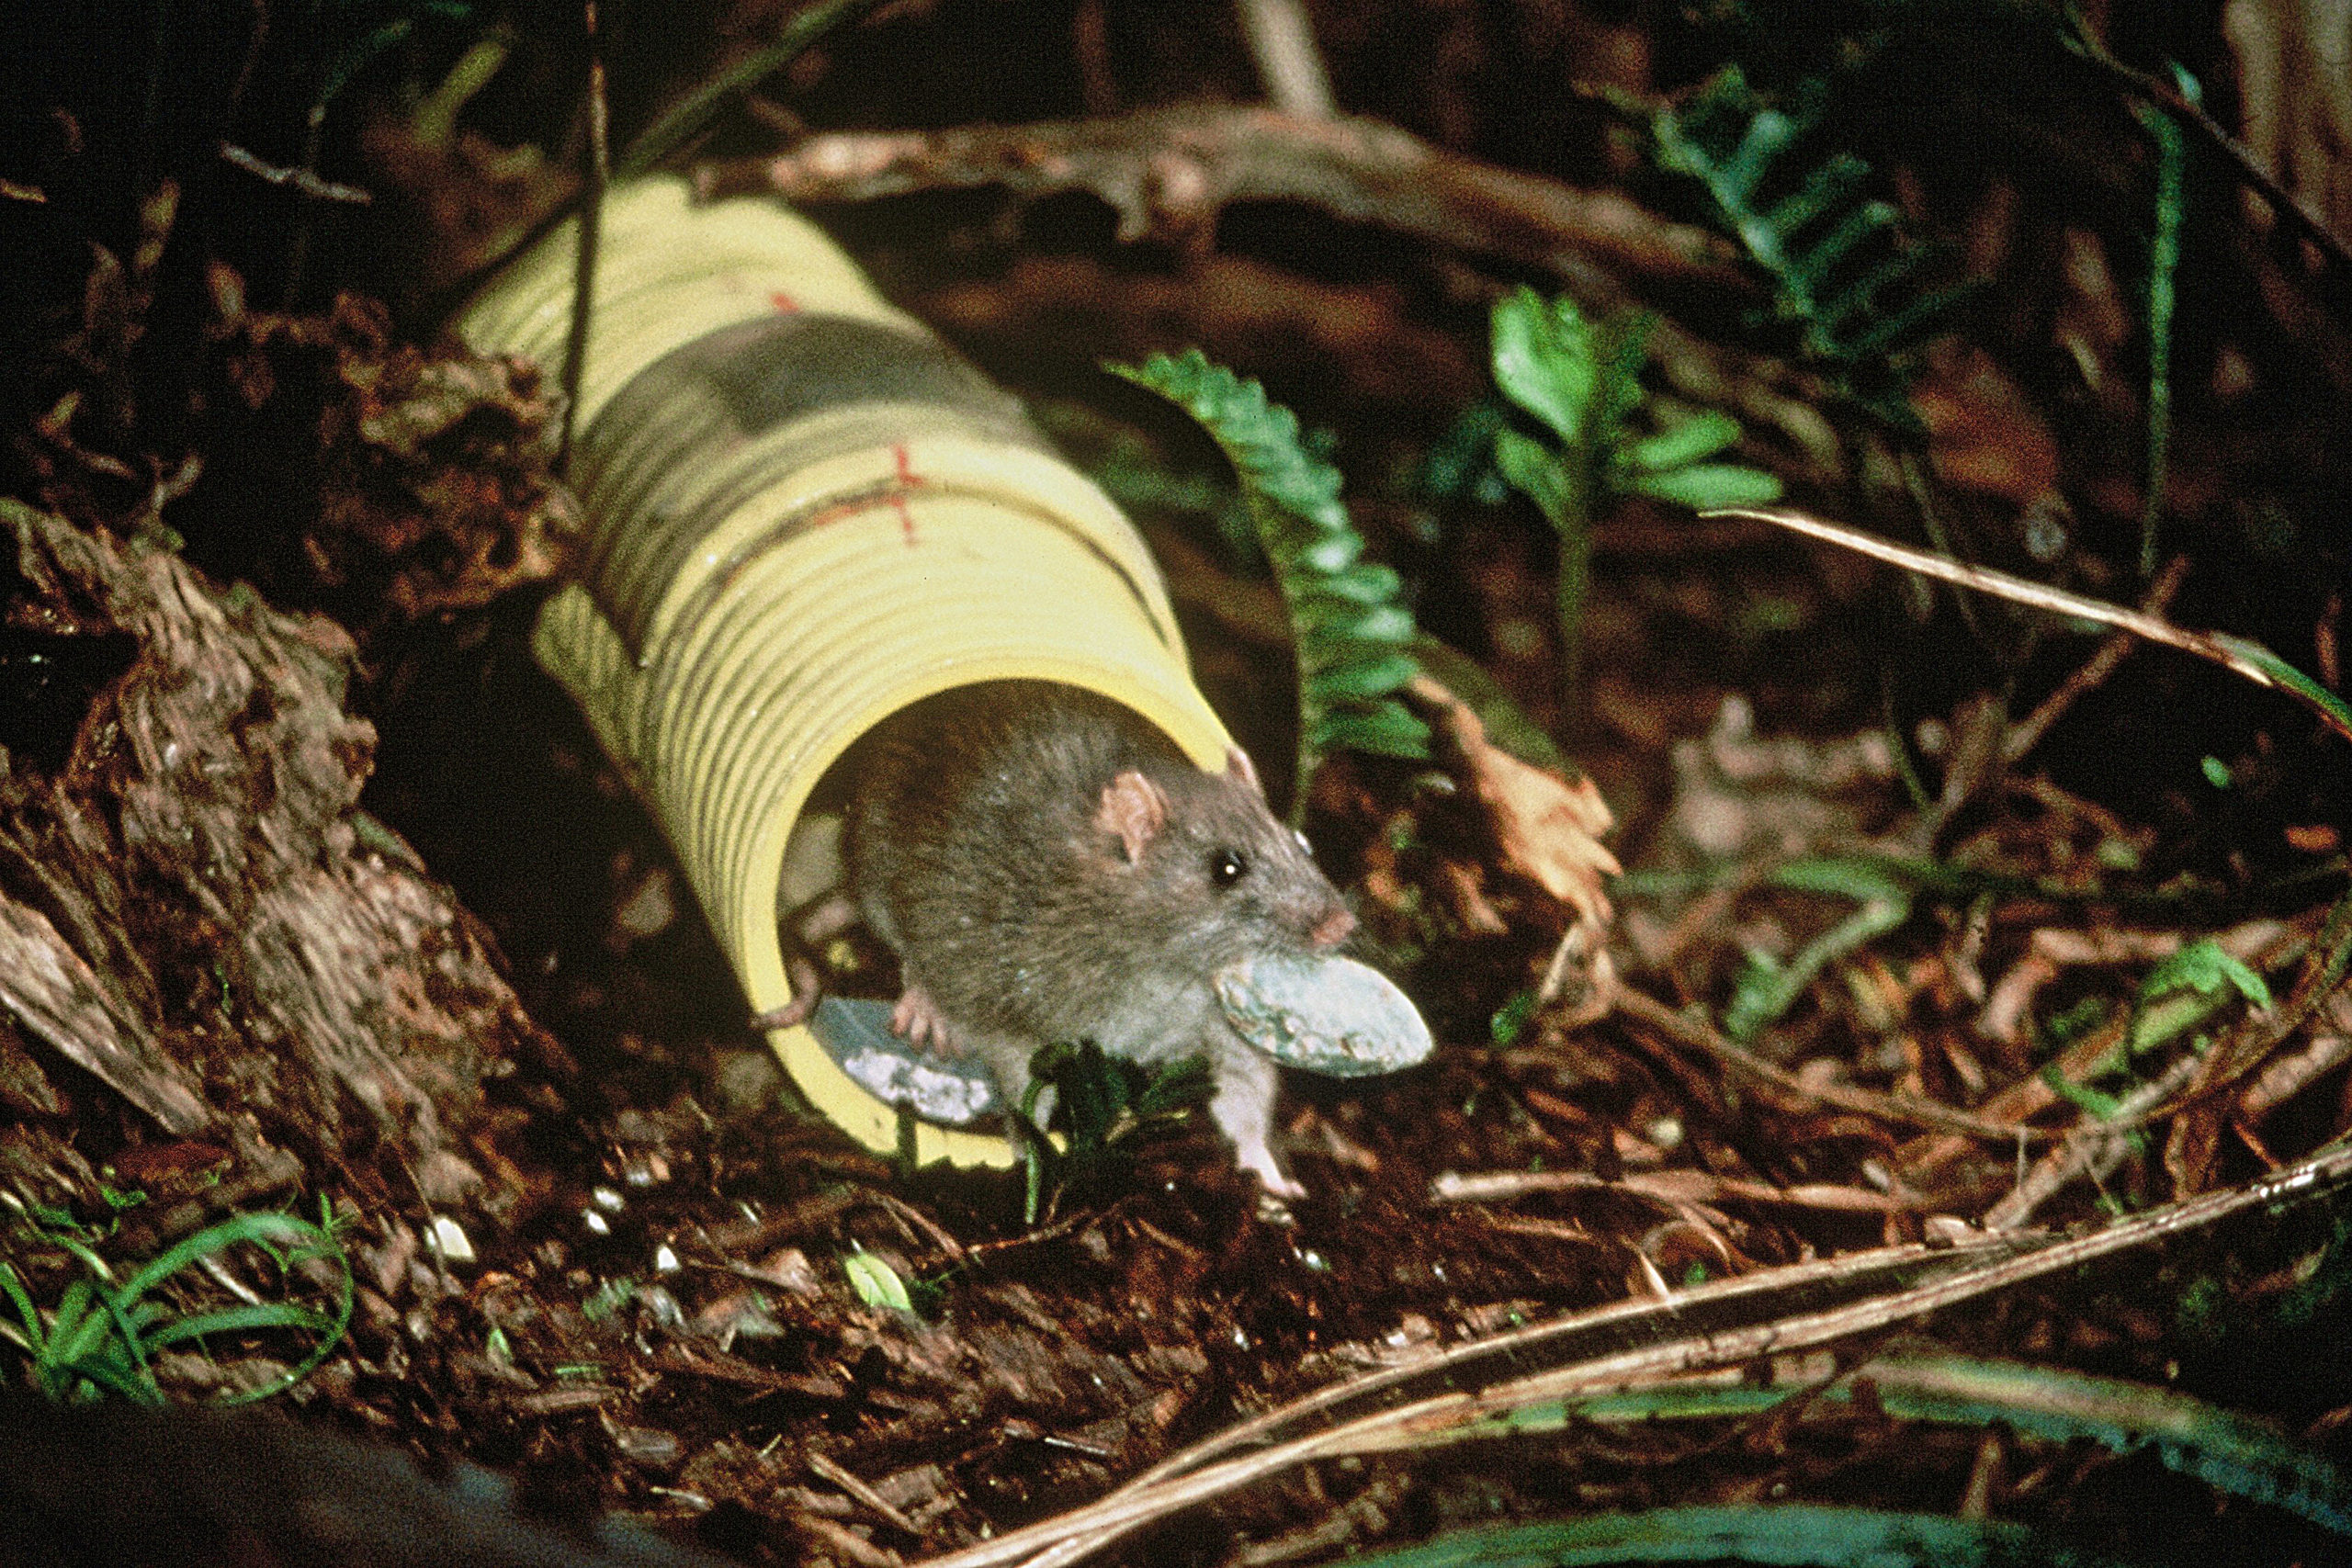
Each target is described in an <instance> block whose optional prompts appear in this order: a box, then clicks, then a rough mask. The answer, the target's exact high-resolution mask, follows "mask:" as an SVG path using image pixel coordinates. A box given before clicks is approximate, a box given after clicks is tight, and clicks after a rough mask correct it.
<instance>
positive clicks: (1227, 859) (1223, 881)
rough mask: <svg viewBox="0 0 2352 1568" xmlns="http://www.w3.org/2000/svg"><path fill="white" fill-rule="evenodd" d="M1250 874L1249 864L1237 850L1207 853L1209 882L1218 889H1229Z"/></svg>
mask: <svg viewBox="0 0 2352 1568" xmlns="http://www.w3.org/2000/svg"><path fill="white" fill-rule="evenodd" d="M1249 874H1250V862H1249V861H1248V860H1247V859H1245V858H1244V857H1243V855H1242V853H1241V852H1240V851H1239V850H1213V851H1211V852H1210V853H1209V880H1210V881H1211V882H1214V883H1216V885H1217V886H1219V887H1230V886H1233V885H1234V884H1235V883H1237V882H1238V881H1240V880H1241V879H1242V878H1243V877H1245V876H1247V875H1249Z"/></svg>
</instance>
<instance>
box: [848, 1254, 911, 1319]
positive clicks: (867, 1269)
mask: <svg viewBox="0 0 2352 1568" xmlns="http://www.w3.org/2000/svg"><path fill="white" fill-rule="evenodd" d="M842 1273H844V1274H846V1275H848V1276H849V1286H850V1289H851V1290H853V1291H855V1292H857V1299H858V1300H859V1301H861V1302H864V1303H865V1304H866V1305H867V1306H870V1307H872V1308H874V1309H875V1310H876V1311H877V1312H878V1311H881V1310H883V1309H885V1308H887V1309H888V1310H889V1311H891V1312H904V1313H911V1312H913V1311H914V1310H915V1303H914V1302H913V1300H912V1298H910V1296H909V1295H908V1294H907V1282H906V1281H905V1280H902V1279H900V1278H899V1271H898V1270H897V1269H893V1268H891V1267H890V1266H889V1265H888V1263H885V1262H884V1261H882V1259H880V1258H876V1257H875V1256H874V1254H872V1253H870V1252H867V1251H865V1249H864V1248H862V1247H861V1248H860V1249H859V1250H857V1251H855V1252H853V1253H851V1254H850V1255H849V1256H848V1257H847V1258H842Z"/></svg>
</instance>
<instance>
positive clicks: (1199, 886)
mask: <svg viewBox="0 0 2352 1568" xmlns="http://www.w3.org/2000/svg"><path fill="white" fill-rule="evenodd" d="M1093 820H1094V826H1095V827H1096V828H1097V829H1100V830H1101V831H1102V832H1103V833H1104V834H1105V835H1107V836H1108V838H1109V840H1111V842H1110V844H1109V846H1108V847H1109V850H1110V853H1111V859H1112V864H1111V867H1110V874H1111V876H1112V877H1113V878H1114V880H1116V881H1119V882H1122V883H1124V884H1125V886H1127V887H1128V888H1129V889H1130V890H1131V891H1132V893H1133V894H1134V897H1135V898H1136V901H1138V902H1139V903H1142V904H1144V905H1146V906H1148V908H1147V910H1146V911H1145V913H1146V914H1147V916H1150V915H1162V916H1165V917H1166V918H1167V921H1168V926H1169V929H1170V933H1171V938H1172V939H1173V940H1174V941H1176V942H1179V943H1181V945H1182V947H1183V949H1184V950H1185V953H1184V956H1185V959H1186V960H1187V961H1188V962H1192V963H1200V964H1207V965H1209V966H1212V967H1213V966H1215V965H1217V964H1226V963H1231V962H1234V961H1236V960H1238V959H1241V958H1245V957H1249V956H1251V955H1253V954H1257V953H1267V952H1291V953H1318V952H1329V951H1331V950H1333V949H1336V948H1337V947H1338V946H1339V945H1340V943H1341V942H1345V941H1346V940H1347V938H1348V935H1349V933H1350V932H1351V931H1354V929H1355V923H1356V922H1355V917H1354V916H1353V915H1351V914H1350V913H1349V912H1348V907H1347V905H1346V904H1345V903H1344V902H1342V901H1341V899H1340V893H1339V889H1337V888H1335V887H1333V886H1331V884H1330V882H1329V879H1327V878H1326V877H1325V876H1324V874H1323V873H1322V872H1321V871H1320V870H1319V869H1317V866H1316V864H1315V862H1314V861H1313V860H1312V859H1311V858H1310V857H1309V856H1308V854H1307V850H1306V839H1305V838H1304V837H1302V836H1301V835H1300V834H1299V833H1297V832H1296V831H1295V830H1294V829H1290V828H1288V827H1285V826H1284V825H1283V823H1282V822H1281V820H1279V819H1278V818H1276V817H1275V816H1274V814H1273V811H1272V808H1271V807H1268V805H1267V804H1266V795H1265V791H1264V789H1263V788H1262V787H1261V785H1260V784H1259V782H1258V772H1257V769H1256V768H1254V767H1253V766H1251V764H1250V759H1249V758H1248V757H1247V756H1246V755H1244V754H1243V753H1242V752H1241V751H1240V750H1230V751H1228V752H1227V766H1226V771H1225V772H1223V773H1203V772H1201V771H1200V770H1199V769H1197V768H1193V767H1189V766H1175V767H1166V768H1159V767H1155V768H1151V769H1148V770H1146V769H1137V768H1128V769H1125V770H1123V771H1122V772H1120V773H1117V774H1116V775H1115V776H1114V777H1113V778H1112V780H1111V782H1110V783H1109V784H1105V785H1103V794H1102V798H1101V801H1100V803H1099V805H1098V807H1097V808H1096V810H1095V813H1094V819H1093Z"/></svg>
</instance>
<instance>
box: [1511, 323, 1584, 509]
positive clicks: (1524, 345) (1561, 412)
mask: <svg viewBox="0 0 2352 1568" xmlns="http://www.w3.org/2000/svg"><path fill="white" fill-rule="evenodd" d="M1493 338H1494V345H1493V354H1494V367H1495V384H1496V385H1497V386H1498V387H1500V388H1501V389H1502V390H1503V395H1504V396H1505V397H1507V398H1509V399H1510V400H1511V401H1512V402H1514V403H1517V404H1518V405H1519V406H1520V407H1521V408H1522V409H1525V410H1526V411H1527V412H1529V413H1532V414H1533V415H1534V416H1535V417H1536V418H1537V419H1540V420H1542V421H1543V422H1544V423H1545V424H1547V425H1549V426H1550V427H1551V429H1552V433H1553V434H1555V435H1557V436H1558V437H1559V438H1560V440H1561V441H1562V442H1563V443H1564V444H1566V445H1567V446H1576V445H1577V444H1579V443H1580V442H1582V441H1583V440H1584V438H1585V435H1586V434H1587V422H1588V417H1589V414H1590V412H1591V410H1592V407H1593V395H1594V393H1595V391H1596V390H1597V389H1599V386H1600V363H1599V360H1598V357H1597V356H1596V355H1595V354H1594V353H1593V344H1592V333H1591V331H1590V329H1589V327H1587V325H1586V324H1585V321H1584V318H1583V316H1582V315H1581V314H1579V313H1578V311H1577V308H1576V305H1575V303H1574V302H1573V301H1571V300H1569V299H1566V298H1562V299H1555V300H1553V301H1552V302H1551V303H1549V304H1546V303H1545V302H1544V299H1543V298H1542V297H1541V296H1540V295H1538V294H1537V293H1536V292H1535V290H1534V289H1532V288H1528V287H1527V286H1526V285H1525V284H1521V286H1520V287H1519V288H1516V289H1514V290H1512V291H1511V292H1510V293H1509V294H1506V295H1504V296H1503V297H1502V298H1501V299H1498V300H1497V301H1495V309H1494V318H1493ZM1513 482H1514V483H1516V482H1517V481H1515V480H1514V481H1513Z"/></svg>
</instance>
